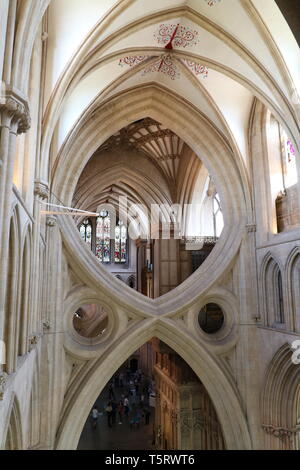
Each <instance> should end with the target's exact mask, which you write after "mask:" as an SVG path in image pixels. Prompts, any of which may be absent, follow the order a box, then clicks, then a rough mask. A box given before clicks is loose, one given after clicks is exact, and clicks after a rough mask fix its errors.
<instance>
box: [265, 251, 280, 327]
mask: <svg viewBox="0 0 300 470" xmlns="http://www.w3.org/2000/svg"><path fill="white" fill-rule="evenodd" d="M263 296H264V303H265V323H266V325H267V326H270V327H273V328H274V327H275V328H276V327H280V328H282V327H283V326H284V324H285V314H284V301H283V285H282V274H281V271H280V268H279V266H278V264H277V263H276V262H275V261H274V259H273V258H269V260H268V262H267V264H266V267H265V271H264V274H263Z"/></svg>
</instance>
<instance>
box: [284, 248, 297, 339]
mask: <svg viewBox="0 0 300 470" xmlns="http://www.w3.org/2000/svg"><path fill="white" fill-rule="evenodd" d="M285 276H286V280H287V281H286V282H287V293H288V303H287V307H288V312H289V325H290V328H291V330H292V331H295V332H297V333H300V247H299V246H297V247H295V248H294V249H293V250H292V252H291V253H290V256H289V257H288V259H287V262H286V266H285Z"/></svg>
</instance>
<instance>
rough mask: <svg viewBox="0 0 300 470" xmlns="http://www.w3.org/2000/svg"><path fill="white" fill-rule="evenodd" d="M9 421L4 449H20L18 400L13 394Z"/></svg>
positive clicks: (20, 431) (21, 437)
mask: <svg viewBox="0 0 300 470" xmlns="http://www.w3.org/2000/svg"><path fill="white" fill-rule="evenodd" d="M9 413H10V414H9V421H8V427H7V433H6V439H5V447H4V449H5V450H22V449H23V434H22V421H21V413H20V407H19V402H18V399H17V397H16V396H15V394H13V395H12V398H11V406H10V412H9Z"/></svg>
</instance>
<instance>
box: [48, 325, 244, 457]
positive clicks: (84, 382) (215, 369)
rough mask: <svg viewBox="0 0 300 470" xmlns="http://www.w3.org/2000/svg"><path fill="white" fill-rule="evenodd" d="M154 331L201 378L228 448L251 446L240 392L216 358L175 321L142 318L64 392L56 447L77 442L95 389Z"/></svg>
mask: <svg viewBox="0 0 300 470" xmlns="http://www.w3.org/2000/svg"><path fill="white" fill-rule="evenodd" d="M153 337H157V338H159V339H161V340H162V341H163V342H164V343H166V344H167V345H168V346H170V347H171V348H172V349H174V351H175V352H177V354H179V355H180V356H181V357H182V358H183V359H184V360H185V361H186V362H187V364H188V365H189V366H190V367H191V368H192V369H193V371H194V372H195V373H196V375H197V376H198V377H199V379H200V380H201V382H202V383H203V385H204V387H205V388H206V390H207V392H208V394H209V396H210V398H211V400H212V402H213V404H214V407H215V409H216V413H217V415H218V419H219V422H220V424H221V427H222V431H223V435H224V438H225V441H226V448H227V449H250V448H251V446H252V444H251V439H250V435H249V430H248V425H247V421H246V417H245V415H244V412H243V410H242V406H241V402H240V397H239V392H238V390H237V388H236V387H235V386H234V385H233V383H232V381H231V379H230V378H229V377H228V375H227V373H226V371H224V369H223V368H222V366H221V364H220V363H219V362H218V360H217V359H215V358H214V357H213V356H212V355H211V354H210V353H208V352H207V351H206V349H205V348H204V347H203V346H202V345H199V344H198V342H197V341H196V340H192V341H191V338H190V337H189V339H188V340H187V338H186V336H185V333H184V332H183V331H179V330H178V329H177V328H176V327H175V326H174V325H173V324H171V323H170V324H168V325H166V324H164V323H162V322H159V321H152V320H146V321H144V322H143V324H142V325H141V326H140V327H139V328H137V329H135V328H133V329H131V330H130V331H128V332H126V334H125V335H122V337H121V338H118V339H117V341H116V342H115V343H112V344H111V345H110V348H109V351H110V352H111V351H112V350H113V354H114V358H115V359H114V361H112V360H111V355H110V354H109V351H107V352H106V353H105V355H104V356H101V357H100V358H99V359H98V360H96V361H93V362H92V363H90V365H89V367H87V368H86V373H85V374H84V375H83V376H82V377H81V378H79V380H78V383H77V386H76V387H74V384H73V386H72V389H70V390H69V393H68V394H66V396H65V403H64V406H63V412H62V419H61V422H60V426H59V429H58V434H57V442H56V449H58V450H59V449H76V448H77V445H78V441H79V438H80V434H81V431H82V429H83V427H84V424H85V421H86V418H87V416H88V414H89V411H90V409H91V407H92V406H93V404H94V402H95V401H96V399H97V397H98V395H99V393H101V391H102V390H103V388H104V387H105V385H106V384H107V383H108V382H109V380H110V379H111V377H112V376H113V374H114V373H115V372H116V371H117V370H118V369H119V367H120V366H121V365H122V364H123V362H124V358H127V357H130V356H131V355H132V354H133V353H134V352H135V351H137V350H138V349H139V348H140V347H141V346H142V345H143V344H145V343H146V342H147V341H149V340H150V339H151V338H153ZM100 368H101V373H99V369H100Z"/></svg>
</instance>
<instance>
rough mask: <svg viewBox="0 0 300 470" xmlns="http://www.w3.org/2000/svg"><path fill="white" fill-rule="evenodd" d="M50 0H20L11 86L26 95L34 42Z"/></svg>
mask: <svg viewBox="0 0 300 470" xmlns="http://www.w3.org/2000/svg"><path fill="white" fill-rule="evenodd" d="M50 2H51V0H35V1H34V2H32V0H22V2H21V3H20V5H19V12H18V15H19V21H18V27H17V31H16V36H15V41H14V44H15V50H14V54H13V68H12V80H11V84H13V85H14V86H15V87H17V88H18V89H19V90H22V92H23V93H25V94H27V87H28V79H29V70H30V65H31V56H32V49H33V45H34V41H35V39H36V36H37V32H38V28H39V25H40V23H41V21H42V18H43V15H44V13H45V11H46V9H47V7H48V6H49V4H50Z"/></svg>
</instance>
